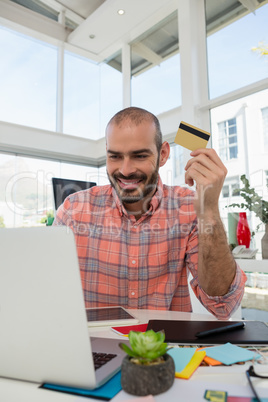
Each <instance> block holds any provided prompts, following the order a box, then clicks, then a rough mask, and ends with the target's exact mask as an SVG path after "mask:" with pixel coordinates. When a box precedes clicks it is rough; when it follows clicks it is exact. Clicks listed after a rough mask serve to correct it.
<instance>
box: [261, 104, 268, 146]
mask: <svg viewBox="0 0 268 402" xmlns="http://www.w3.org/2000/svg"><path fill="white" fill-rule="evenodd" d="M261 113H262V125H263V144H264V151H265V152H268V107H265V108H263V109H261Z"/></svg>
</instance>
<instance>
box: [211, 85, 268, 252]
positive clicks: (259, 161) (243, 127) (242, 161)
mask: <svg viewBox="0 0 268 402" xmlns="http://www.w3.org/2000/svg"><path fill="white" fill-rule="evenodd" d="M267 99H268V90H264V91H260V92H256V93H254V94H252V95H249V96H246V97H243V98H241V99H237V100H235V101H232V102H229V103H225V104H223V105H221V106H218V107H216V108H214V109H212V110H211V137H212V147H213V148H215V150H216V151H217V152H218V154H219V155H220V156H221V158H223V157H225V156H226V158H225V159H224V164H225V166H226V168H227V170H228V173H227V177H226V180H225V183H224V188H223V191H222V194H221V197H220V200H219V206H220V213H221V217H222V219H223V221H224V223H225V227H227V226H228V221H227V213H228V212H241V211H242V210H243V209H242V208H240V207H235V208H228V206H229V205H231V204H234V203H236V204H241V203H242V202H244V199H243V198H242V197H241V196H239V194H238V193H237V189H238V188H239V186H240V187H241V186H243V184H242V183H241V182H240V177H241V176H242V175H244V174H245V175H246V177H247V178H248V179H249V182H250V185H251V186H252V187H254V189H255V191H256V192H257V193H258V194H264V195H266V194H267V187H266V182H267V176H266V175H265V172H266V171H267V154H266V153H264V152H263V141H262V138H263V114H262V113H261V112H260V111H261V110H263V109H265V108H266V107H267ZM234 115H235V116H236V117H235V118H234V117H232V116H234ZM233 147H234V150H232V152H231V151H230V150H231V149H232V148H233ZM238 150H239V152H238ZM234 155H236V157H235V158H231V157H232V156H234ZM228 193H229V195H228ZM244 211H246V212H247V216H248V220H249V225H250V228H251V231H256V228H257V226H258V225H259V223H260V220H259V219H258V218H257V217H256V215H255V214H254V213H250V212H249V211H248V210H244ZM263 234H264V225H262V226H261V227H260V229H259V230H258V231H257V232H256V234H255V236H254V243H253V244H252V247H255V248H258V249H259V251H258V253H259V258H261V256H260V254H261V238H262V236H263Z"/></svg>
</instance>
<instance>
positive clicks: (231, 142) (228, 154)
mask: <svg viewBox="0 0 268 402" xmlns="http://www.w3.org/2000/svg"><path fill="white" fill-rule="evenodd" d="M218 130H219V154H220V157H221V159H222V160H223V161H227V160H229V159H234V158H237V152H238V145H237V130H236V119H235V118H233V119H230V120H226V121H223V122H221V123H218Z"/></svg>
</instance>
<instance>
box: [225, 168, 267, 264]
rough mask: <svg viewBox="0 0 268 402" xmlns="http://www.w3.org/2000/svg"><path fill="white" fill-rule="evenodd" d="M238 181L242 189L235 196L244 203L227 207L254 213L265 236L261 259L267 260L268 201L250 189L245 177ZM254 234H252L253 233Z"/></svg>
mask: <svg viewBox="0 0 268 402" xmlns="http://www.w3.org/2000/svg"><path fill="white" fill-rule="evenodd" d="M240 180H241V181H242V183H243V184H244V187H243V188H241V189H238V190H237V194H239V195H240V196H241V197H243V198H244V200H245V202H242V203H241V204H237V203H234V204H231V205H229V206H228V207H239V208H243V209H248V210H249V211H252V212H254V213H255V215H256V216H257V217H258V218H259V219H260V221H261V222H262V223H264V225H265V234H264V236H263V238H262V258H264V259H266V258H268V201H265V200H264V199H262V197H261V196H259V194H257V193H256V191H255V190H254V188H252V187H250V185H249V181H248V179H247V178H246V175H242V176H241V177H240ZM260 225H261V223H260V224H259V225H257V227H256V230H258V229H259V227H260ZM253 234H254V232H253Z"/></svg>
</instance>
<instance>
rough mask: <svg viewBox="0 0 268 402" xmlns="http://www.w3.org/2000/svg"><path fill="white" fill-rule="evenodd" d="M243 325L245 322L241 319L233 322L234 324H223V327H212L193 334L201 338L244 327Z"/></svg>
mask: <svg viewBox="0 0 268 402" xmlns="http://www.w3.org/2000/svg"><path fill="white" fill-rule="evenodd" d="M245 325H246V324H245V323H244V322H243V321H241V322H236V323H234V324H230V325H226V326H224V327H219V328H213V329H208V330H207V331H201V332H197V333H196V334H195V336H196V337H197V338H203V337H205V336H209V335H214V334H221V333H222V332H226V331H233V330H235V329H240V328H244V327H245Z"/></svg>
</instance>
